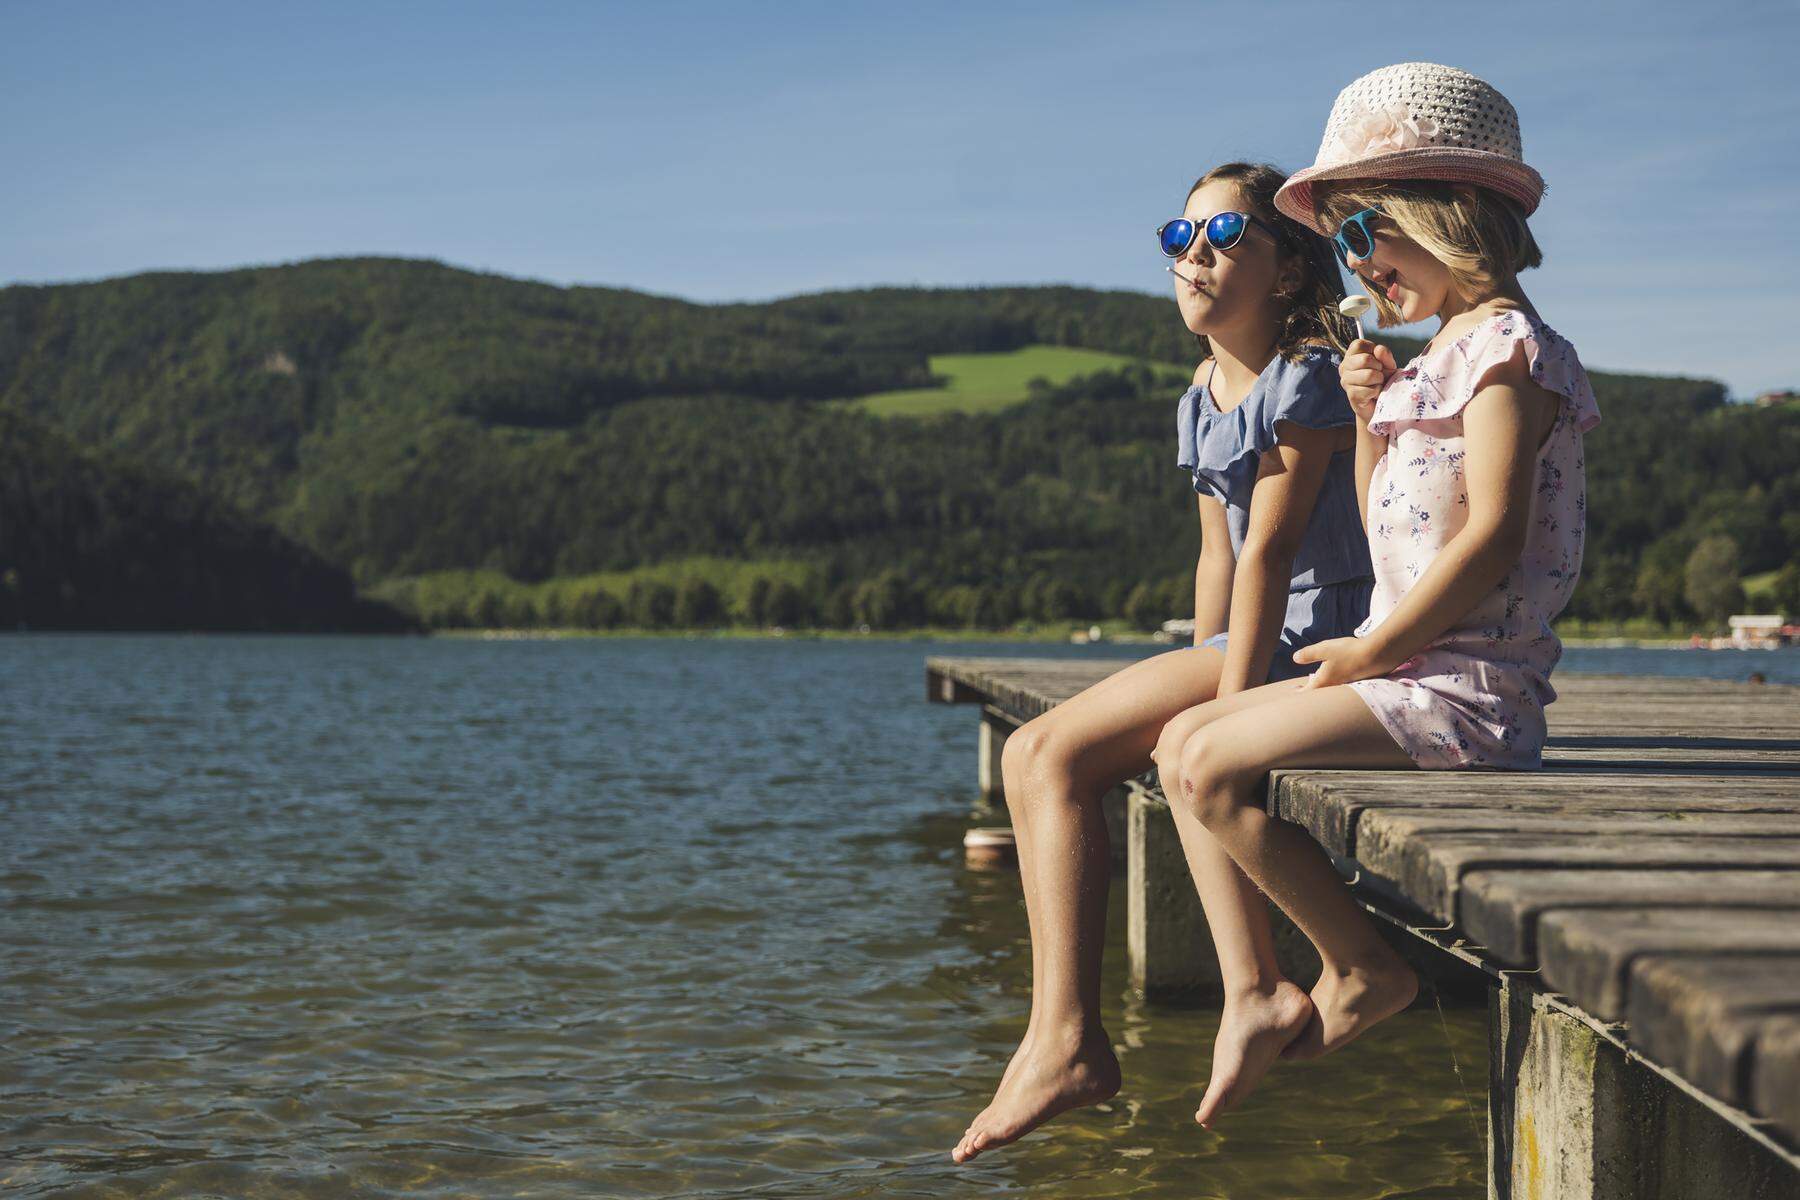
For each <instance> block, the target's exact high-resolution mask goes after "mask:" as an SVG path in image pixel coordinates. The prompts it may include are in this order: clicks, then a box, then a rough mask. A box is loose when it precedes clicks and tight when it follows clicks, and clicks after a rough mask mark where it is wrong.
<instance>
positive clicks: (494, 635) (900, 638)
mask: <svg viewBox="0 0 1800 1200" xmlns="http://www.w3.org/2000/svg"><path fill="white" fill-rule="evenodd" d="M1074 632H1075V631H1069V632H1063V633H1057V632H1054V631H1051V630H1042V629H1037V630H979V629H935V628H930V627H926V628H919V629H871V630H869V631H868V632H862V631H859V630H855V629H747V628H719V629H623V628H621V629H507V628H493V629H433V630H429V631H428V632H427V636H429V637H444V638H465V639H470V640H476V641H559V640H563V639H575V638H645V637H661V638H683V639H687V640H691V641H809V642H821V641H889V642H1018V643H1019V644H1021V645H1043V646H1069V645H1088V646H1094V645H1112V644H1117V645H1121V646H1151V645H1165V646H1168V647H1169V648H1171V649H1174V648H1176V647H1177V646H1179V645H1182V644H1183V643H1181V642H1178V641H1168V640H1164V639H1160V638H1158V637H1156V636H1155V635H1154V634H1149V633H1138V632H1128V633H1113V632H1107V633H1106V634H1105V635H1104V636H1102V637H1101V638H1100V639H1099V640H1098V641H1076V640H1074V639H1073V637H1072V634H1073V633H1074ZM1562 643H1563V645H1565V646H1579V647H1584V648H1588V649H1632V650H1695V649H1699V650H1705V649H1708V647H1704V646H1701V647H1695V646H1693V645H1691V644H1690V641H1689V639H1688V638H1687V637H1677V636H1673V635H1670V636H1665V637H1625V636H1598V635H1593V634H1583V635H1569V636H1565V637H1563V638H1562ZM1733 649H1735V648H1733ZM1793 649H1800V647H1793Z"/></svg>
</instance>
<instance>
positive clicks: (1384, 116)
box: [1319, 100, 1438, 167]
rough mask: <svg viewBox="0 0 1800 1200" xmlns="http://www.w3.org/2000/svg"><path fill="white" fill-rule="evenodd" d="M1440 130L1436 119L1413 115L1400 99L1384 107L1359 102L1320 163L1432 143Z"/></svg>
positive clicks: (1353, 158) (1342, 160)
mask: <svg viewBox="0 0 1800 1200" xmlns="http://www.w3.org/2000/svg"><path fill="white" fill-rule="evenodd" d="M1437 131H1438V126H1437V122H1436V121H1434V120H1432V119H1431V118H1430V117H1415V116H1413V115H1412V113H1410V112H1409V111H1407V108H1406V105H1404V104H1402V103H1400V102H1399V101H1397V100H1396V101H1395V102H1394V103H1392V104H1388V105H1384V106H1383V107H1381V108H1370V107H1369V106H1368V105H1366V104H1362V103H1359V104H1358V105H1357V106H1356V108H1354V109H1352V110H1351V111H1350V112H1349V114H1348V115H1347V117H1346V120H1345V123H1344V128H1343V132H1341V133H1339V134H1338V140H1337V144H1336V145H1334V146H1332V147H1331V150H1330V153H1329V156H1324V157H1321V158H1320V161H1319V165H1320V166H1322V167H1323V166H1336V165H1337V164H1338V163H1343V162H1352V161H1354V160H1356V159H1361V158H1368V157H1369V156H1370V155H1374V154H1387V153H1390V152H1392V151H1395V150H1415V149H1417V148H1418V147H1420V146H1424V145H1428V144H1430V141H1431V139H1432V138H1433V137H1435V136H1437Z"/></svg>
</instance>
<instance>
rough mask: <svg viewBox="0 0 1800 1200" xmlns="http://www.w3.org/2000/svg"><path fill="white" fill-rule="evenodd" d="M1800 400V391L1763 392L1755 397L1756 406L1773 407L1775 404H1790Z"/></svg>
mask: <svg viewBox="0 0 1800 1200" xmlns="http://www.w3.org/2000/svg"><path fill="white" fill-rule="evenodd" d="M1796 400H1800V392H1793V391H1787V392H1764V393H1763V394H1762V395H1760V396H1758V397H1757V398H1756V407H1758V408H1774V407H1775V406H1776V405H1777V404H1792V403H1793V402H1794V401H1796Z"/></svg>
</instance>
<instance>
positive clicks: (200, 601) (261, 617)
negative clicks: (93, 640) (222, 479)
mask: <svg viewBox="0 0 1800 1200" xmlns="http://www.w3.org/2000/svg"><path fill="white" fill-rule="evenodd" d="M411 625H412V622H411V621H409V620H408V619H407V618H405V617H404V616H402V615H401V614H400V613H398V612H396V611H394V610H393V609H391V608H389V607H387V606H386V605H383V604H380V603H376V602H373V601H370V600H367V599H362V598H359V597H358V596H357V595H356V590H355V588H354V586H353V585H352V583H351V580H350V577H349V574H348V573H347V572H345V571H343V570H341V569H339V568H337V567H334V566H332V565H330V564H329V563H326V562H324V561H322V560H321V559H320V558H319V557H318V555H316V554H314V553H312V552H311V551H309V550H307V549H306V548H305V547H303V546H300V545H297V544H295V543H294V542H293V541H292V540H291V539H290V538H288V537H286V536H285V535H283V534H281V533H279V532H277V531H276V530H274V529H271V528H270V527H269V526H267V525H265V524H263V523H261V522H259V521H256V520H254V519H252V518H250V517H248V516H246V515H245V514H244V513H242V512H240V511H238V510H237V509H236V508H234V507H233V506H232V505H230V504H228V503H226V502H225V501H223V500H220V499H219V498H218V497H216V496H211V495H208V494H206V493H205V492H203V491H202V490H201V489H200V488H198V487H197V486H195V485H194V484H192V483H189V482H187V481H185V480H181V479H174V478H170V477H168V476H166V475H163V474H162V473H160V472H156V471H152V470H146V469H145V468H143V467H140V466H138V465H136V464H134V463H131V462H128V461H126V460H124V459H122V458H121V457H120V456H119V455H117V454H114V453H109V452H105V451H87V450H82V449H79V448H78V447H76V446H75V445H74V444H73V443H72V442H71V441H70V439H69V438H68V437H67V436H66V435H64V434H62V433H60V432H57V431H56V430H53V429H50V428H47V427H46V426H44V425H42V424H40V423H39V422H37V421H34V420H32V419H31V418H29V417H26V416H24V415H23V414H21V413H18V412H15V411H12V410H10V409H8V408H6V407H4V406H0V629H13V628H16V627H21V626H23V627H26V628H32V629H171V630H193V629H211V630H231V629H235V630H280V631H327V630H352V631H365V630H401V629H406V628H409V627H411Z"/></svg>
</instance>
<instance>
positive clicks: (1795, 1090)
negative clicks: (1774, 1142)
mask: <svg viewBox="0 0 1800 1200" xmlns="http://www.w3.org/2000/svg"><path fill="white" fill-rule="evenodd" d="M1750 1105H1751V1109H1750V1110H1751V1111H1752V1112H1756V1113H1760V1114H1762V1115H1763V1116H1765V1117H1767V1118H1769V1119H1770V1120H1771V1121H1773V1122H1775V1124H1776V1126H1777V1128H1779V1129H1780V1130H1781V1132H1782V1133H1783V1134H1784V1135H1786V1137H1787V1140H1788V1144H1789V1145H1792V1146H1800V1017H1796V1016H1785V1015H1784V1016H1775V1017H1770V1018H1769V1019H1768V1020H1767V1021H1765V1022H1764V1023H1763V1027H1762V1033H1761V1036H1759V1037H1758V1038H1757V1040H1756V1052H1755V1055H1754V1057H1753V1058H1752V1059H1751V1063H1750Z"/></svg>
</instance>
